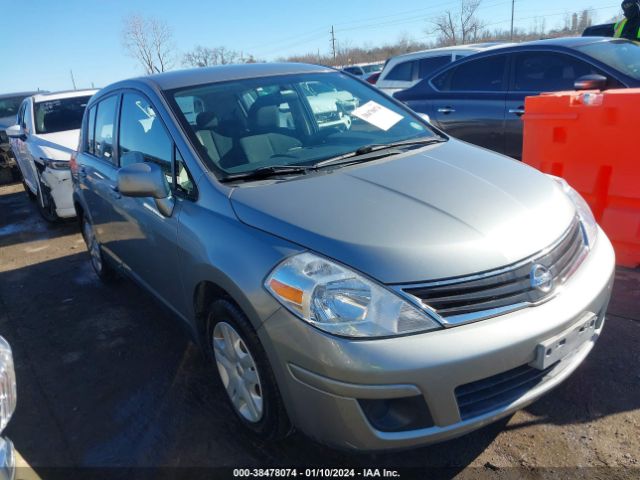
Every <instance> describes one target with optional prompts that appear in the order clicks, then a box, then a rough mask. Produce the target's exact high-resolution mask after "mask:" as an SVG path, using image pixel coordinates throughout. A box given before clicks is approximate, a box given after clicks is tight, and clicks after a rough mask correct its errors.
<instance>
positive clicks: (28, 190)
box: [22, 178, 38, 202]
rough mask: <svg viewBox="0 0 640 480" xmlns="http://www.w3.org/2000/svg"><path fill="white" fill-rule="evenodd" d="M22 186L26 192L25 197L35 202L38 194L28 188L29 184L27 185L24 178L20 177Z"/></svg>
mask: <svg viewBox="0 0 640 480" xmlns="http://www.w3.org/2000/svg"><path fill="white" fill-rule="evenodd" d="M22 188H24V191H25V192H27V197H29V201H31V202H35V201H36V200H37V199H38V196H37V195H36V194H35V193H33V192H32V191H31V189H30V188H29V185H27V182H25V180H24V178H23V179H22Z"/></svg>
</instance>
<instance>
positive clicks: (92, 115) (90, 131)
mask: <svg viewBox="0 0 640 480" xmlns="http://www.w3.org/2000/svg"><path fill="white" fill-rule="evenodd" d="M95 131H96V107H95V106H93V107H91V109H90V110H89V114H88V117H87V134H86V135H85V139H86V140H85V144H84V151H85V152H89V153H90V154H92V155H94V154H95Z"/></svg>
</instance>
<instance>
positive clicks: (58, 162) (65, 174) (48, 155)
mask: <svg viewBox="0 0 640 480" xmlns="http://www.w3.org/2000/svg"><path fill="white" fill-rule="evenodd" d="M97 91H98V90H74V91H70V92H59V93H47V94H36V95H32V96H30V97H27V98H25V99H24V101H23V102H22V104H21V105H20V109H19V110H18V116H17V124H16V125H13V126H12V127H9V128H8V129H7V135H8V136H9V138H10V140H11V148H12V150H13V153H14V155H15V157H16V160H17V162H18V167H19V168H20V171H21V172H22V177H23V179H24V189H25V190H26V192H27V194H29V197H31V198H32V199H36V198H37V200H38V207H39V210H40V213H41V214H42V216H43V217H44V218H45V219H46V220H48V221H50V222H54V221H57V220H59V219H60V218H65V217H74V216H75V215H76V211H75V208H74V207H73V201H72V198H71V196H72V193H73V189H72V186H71V172H70V170H69V159H70V158H71V155H72V153H74V152H75V150H76V148H77V147H78V135H79V132H80V124H81V123H82V115H83V114H84V109H85V107H86V105H87V102H88V101H89V99H90V98H91V97H92V96H93V94H94V93H96V92H97Z"/></svg>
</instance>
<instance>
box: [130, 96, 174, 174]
mask: <svg viewBox="0 0 640 480" xmlns="http://www.w3.org/2000/svg"><path fill="white" fill-rule="evenodd" d="M119 138H120V139H119V143H120V146H119V148H120V150H119V152H120V166H123V167H124V166H126V165H128V164H130V163H132V162H134V161H135V157H131V156H129V155H127V153H129V152H139V153H141V154H142V156H143V157H144V161H145V162H152V163H156V164H157V165H159V166H160V168H162V171H163V172H165V175H166V176H167V181H168V182H169V183H170V184H173V178H172V177H173V175H172V172H171V156H172V153H173V141H172V139H171V137H170V136H169V134H168V133H167V131H166V130H165V128H164V125H162V121H161V120H160V118H159V117H158V115H157V113H156V111H155V109H154V108H153V106H152V105H151V104H150V103H149V102H148V101H147V100H146V99H145V98H144V97H142V96H141V95H138V94H135V93H125V94H124V96H123V97H122V111H121V113H120V137H119Z"/></svg>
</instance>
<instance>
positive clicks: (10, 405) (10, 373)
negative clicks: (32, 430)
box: [0, 337, 17, 432]
mask: <svg viewBox="0 0 640 480" xmlns="http://www.w3.org/2000/svg"><path fill="white" fill-rule="evenodd" d="M16 398H17V392H16V374H15V370H14V368H13V355H12V354H11V347H10V346H9V344H8V343H7V341H6V340H5V339H4V338H2V337H0V432H1V431H2V430H4V427H6V426H7V423H9V420H10V419H11V415H13V412H14V411H15V409H16Z"/></svg>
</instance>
